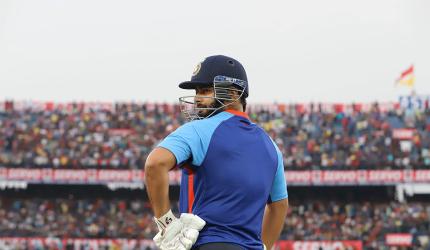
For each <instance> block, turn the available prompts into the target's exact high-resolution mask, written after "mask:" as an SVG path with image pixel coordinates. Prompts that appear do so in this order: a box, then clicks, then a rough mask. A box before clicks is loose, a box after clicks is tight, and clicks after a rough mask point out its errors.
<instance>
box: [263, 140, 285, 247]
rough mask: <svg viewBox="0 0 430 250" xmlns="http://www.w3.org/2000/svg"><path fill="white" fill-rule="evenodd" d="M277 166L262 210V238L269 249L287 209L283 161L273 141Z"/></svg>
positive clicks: (276, 237)
mask: <svg viewBox="0 0 430 250" xmlns="http://www.w3.org/2000/svg"><path fill="white" fill-rule="evenodd" d="M273 144H274V146H275V148H276V153H277V155H278V166H277V169H276V173H275V178H274V180H273V183H272V189H271V191H270V195H269V199H268V204H266V209H265V210H264V217H263V228H262V240H263V243H264V245H265V246H266V247H267V249H271V248H272V246H273V244H274V243H275V241H276V240H277V239H278V238H279V235H280V233H281V230H282V227H283V225H284V222H285V217H286V216H287V210H288V192H287V182H286V180H285V173H284V161H283V157H282V154H281V151H279V149H278V147H277V146H276V144H275V143H273Z"/></svg>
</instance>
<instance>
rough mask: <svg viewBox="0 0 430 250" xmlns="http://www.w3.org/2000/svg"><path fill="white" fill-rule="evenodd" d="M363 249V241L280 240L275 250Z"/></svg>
mask: <svg viewBox="0 0 430 250" xmlns="http://www.w3.org/2000/svg"><path fill="white" fill-rule="evenodd" d="M344 249H351V250H361V249H363V244H362V242H361V241H348V240H342V241H290V240H284V241H278V242H277V243H276V244H275V246H274V250H344Z"/></svg>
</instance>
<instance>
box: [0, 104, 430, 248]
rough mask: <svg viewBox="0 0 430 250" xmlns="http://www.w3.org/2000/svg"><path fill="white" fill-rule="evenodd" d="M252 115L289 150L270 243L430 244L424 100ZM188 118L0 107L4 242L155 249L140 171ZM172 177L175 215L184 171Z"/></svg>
mask: <svg viewBox="0 0 430 250" xmlns="http://www.w3.org/2000/svg"><path fill="white" fill-rule="evenodd" d="M248 113H249V115H250V117H251V120H252V121H253V122H255V123H258V124H259V125H260V126H261V127H262V128H263V129H265V130H266V131H267V132H268V133H269V134H270V135H271V137H273V138H274V140H275V141H276V143H277V144H278V146H279V148H280V149H281V151H282V153H283V156H284V166H285V176H286V179H287V183H288V191H289V200H290V208H289V212H288V216H287V218H286V220H285V223H284V230H283V231H282V233H281V237H280V239H279V241H278V242H277V245H276V246H275V248H274V249H275V250H286V249H288V250H290V249H291V250H292V249H294V250H301V249H303V250H307V249H312V250H313V249H318V250H319V249H323V250H335V249H336V250H337V249H354V250H361V249H369V250H370V249H382V250H385V249H387V250H388V249H399V250H400V249H422V250H428V249H430V222H429V221H430V199H429V196H428V194H429V193H430V186H429V185H428V184H429V183H430V151H429V149H430V108H429V105H428V102H426V103H423V105H420V106H419V107H415V106H408V105H402V104H401V103H379V104H378V103H373V104H357V103H356V104H292V105H284V104H270V105H250V106H249V107H248ZM184 122H185V120H184V119H183V117H182V115H181V113H180V109H179V107H178V106H177V105H170V104H153V103H117V104H115V103H65V104H62V103H51V102H13V101H6V102H0V249H5V250H9V249H10V250H12V249H31V250H33V249H34V250H40V249H67V250H68V249H73V250H81V249H82V250H87V249H94V250H98V249H100V250H102V249H125V250H148V249H149V250H151V249H156V248H155V245H154V243H153V241H152V237H153V236H154V234H155V233H156V232H157V229H156V227H155V224H154V223H153V222H152V217H153V214H152V211H151V209H150V205H149V203H148V197H147V196H146V192H145V190H144V183H145V179H144V173H143V166H144V163H145V159H146V157H147V155H148V153H149V152H150V151H151V150H152V149H153V148H154V147H155V146H156V145H157V144H158V143H159V142H160V140H161V139H163V138H164V137H165V136H166V135H168V134H169V133H170V132H172V131H174V130H175V129H176V128H177V127H179V126H180V125H181V124H183V123H184ZM169 174H170V175H169V181H170V184H171V188H170V196H171V204H172V205H173V208H174V210H176V211H177V202H178V199H179V184H180V179H181V171H171V172H170V173H169ZM65 184H67V185H65Z"/></svg>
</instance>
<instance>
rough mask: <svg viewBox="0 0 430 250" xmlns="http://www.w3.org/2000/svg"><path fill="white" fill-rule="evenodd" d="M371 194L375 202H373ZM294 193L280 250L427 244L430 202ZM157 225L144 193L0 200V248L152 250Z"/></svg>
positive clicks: (381, 195)
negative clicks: (106, 246) (118, 247)
mask: <svg viewBox="0 0 430 250" xmlns="http://www.w3.org/2000/svg"><path fill="white" fill-rule="evenodd" d="M351 190H352V189H351ZM369 192H373V194H374V196H373V197H369V195H368V193H369ZM290 193H291V197H290V202H291V207H290V209H289V211H288V215H287V218H286V220H285V224H284V230H283V231H282V233H281V237H280V241H279V242H278V248H275V249H313V248H307V247H305V246H306V244H310V243H312V242H314V244H322V242H325V244H327V246H328V245H330V244H338V246H339V244H342V245H343V246H344V247H345V248H340V249H357V250H358V249H363V248H364V249H384V248H381V247H380V246H384V245H387V244H390V242H389V239H387V237H393V236H399V235H402V236H403V237H406V238H407V237H409V238H410V239H409V240H410V242H409V243H408V242H407V241H406V242H403V244H405V245H408V244H409V245H410V246H422V245H425V244H426V242H427V243H428V241H429V240H430V238H429V232H430V202H429V201H428V200H427V201H418V200H415V201H410V202H408V203H399V202H397V201H393V200H390V197H389V193H390V192H387V191H386V190H385V188H382V187H381V188H379V189H374V188H372V187H367V188H359V189H357V190H356V193H353V194H351V193H350V190H340V189H339V188H333V187H331V188H330V187H326V188H324V189H323V190H321V188H311V189H308V188H304V187H301V188H297V189H290ZM324 194H327V195H325V196H324ZM177 195H178V192H177V190H172V194H171V197H172V201H171V205H172V208H173V210H174V211H178V200H177V198H178V196H177ZM152 218H153V214H152V212H151V209H150V204H149V202H148V201H147V199H146V197H145V195H144V192H143V191H139V192H135V193H130V192H125V191H123V193H119V192H118V191H116V192H111V191H108V190H103V189H98V190H93V191H88V186H85V187H83V186H80V187H67V186H59V188H58V189H55V188H52V187H47V186H38V187H33V188H32V189H31V190H27V191H23V190H21V191H11V190H8V191H3V193H2V196H1V198H0V247H1V244H12V243H11V242H12V240H15V243H16V244H18V243H19V244H27V245H30V244H36V243H37V244H48V243H50V244H53V245H56V246H57V247H58V246H61V245H68V244H69V245H70V248H68V249H86V248H79V247H78V248H72V247H75V246H77V245H79V244H80V245H81V246H82V247H83V246H84V245H86V244H90V243H91V242H92V244H96V245H100V248H98V249H104V248H102V247H101V245H103V244H111V245H115V244H125V245H128V246H129V247H130V248H129V249H155V248H154V245H153V244H152V243H151V241H149V240H150V239H151V238H152V237H153V236H154V235H155V234H156V233H157V232H158V229H157V228H156V226H155V224H154V223H153V221H152ZM400 239H401V238H400ZM397 240H399V239H397ZM318 242H319V243H318ZM48 245H49V244H48ZM293 245H296V246H297V245H300V246H301V247H296V248H294V247H293ZM393 245H396V244H395V243H394V244H393ZM1 249H3V248H1ZM33 249H37V248H33ZM55 249H63V248H61V247H59V248H55ZM95 249H97V248H95ZM124 249H127V248H124ZM317 249H319V248H317ZM322 249H339V248H335V247H333V246H332V247H331V248H322Z"/></svg>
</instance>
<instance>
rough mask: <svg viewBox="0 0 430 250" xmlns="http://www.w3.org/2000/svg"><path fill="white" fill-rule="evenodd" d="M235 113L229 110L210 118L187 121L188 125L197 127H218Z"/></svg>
mask: <svg viewBox="0 0 430 250" xmlns="http://www.w3.org/2000/svg"><path fill="white" fill-rule="evenodd" d="M232 116H233V115H232V114H230V113H227V112H221V113H219V114H216V115H214V116H211V117H209V118H205V119H201V120H194V121H190V122H188V123H186V124H187V125H188V126H191V127H193V128H195V129H208V128H210V127H217V126H218V125H220V124H221V123H222V122H223V121H225V120H227V119H229V118H231V117H232Z"/></svg>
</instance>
